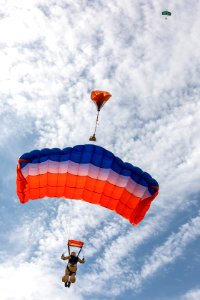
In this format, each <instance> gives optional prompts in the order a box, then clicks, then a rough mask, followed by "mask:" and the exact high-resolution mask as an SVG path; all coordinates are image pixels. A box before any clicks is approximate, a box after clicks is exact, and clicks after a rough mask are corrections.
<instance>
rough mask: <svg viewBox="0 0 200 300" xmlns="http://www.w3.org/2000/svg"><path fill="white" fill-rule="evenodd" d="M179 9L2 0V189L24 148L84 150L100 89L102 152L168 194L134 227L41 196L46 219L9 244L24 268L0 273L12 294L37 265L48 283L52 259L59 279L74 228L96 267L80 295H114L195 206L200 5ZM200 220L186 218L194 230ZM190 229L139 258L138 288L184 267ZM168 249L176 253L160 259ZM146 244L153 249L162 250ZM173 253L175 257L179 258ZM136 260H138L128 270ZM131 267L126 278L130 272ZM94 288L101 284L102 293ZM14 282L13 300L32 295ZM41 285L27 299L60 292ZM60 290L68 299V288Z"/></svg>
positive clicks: (32, 220) (36, 219) (199, 165)
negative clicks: (106, 97) (171, 267)
mask: <svg viewBox="0 0 200 300" xmlns="http://www.w3.org/2000/svg"><path fill="white" fill-rule="evenodd" d="M170 5H171V7H170V9H171V10H172V17H171V18H169V19H168V20H164V19H163V18H162V16H161V14H160V12H161V11H162V9H163V6H165V3H164V2H162V3H161V2H159V3H158V1H153V2H145V3H143V1H139V2H137V3H134V4H133V3H132V4H131V3H130V2H129V1H123V3H122V1H109V2H108V3H104V2H103V1H76V2H69V1H68V2H66V1H65V0H63V1H61V0H59V1H56V3H55V1H45V0H42V1H41V0H40V1H37V0H35V1H33V0H32V1H22V0H21V1H17V2H16V3H14V2H13V1H12V0H7V1H2V5H1V10H0V15H1V17H2V22H1V24H0V36H1V40H0V61H1V71H0V115H1V122H0V131H1V135H0V146H1V148H0V149H1V154H0V157H1V161H2V164H1V168H3V169H2V170H3V172H4V175H3V177H4V178H3V180H1V182H5V178H9V180H10V181H8V182H9V183H10V182H12V184H13V182H14V181H11V179H12V178H14V177H15V170H14V169H15V168H14V167H11V160H12V163H13V161H14V160H16V163H17V158H18V156H19V155H21V154H22V153H24V152H26V151H29V150H31V149H33V148H43V147H61V148H62V147H66V146H73V145H75V144H81V143H87V142H88V138H89V136H90V135H91V134H92V132H93V128H94V122H95V118H96V110H95V107H94V106H93V104H92V102H91V100H90V99H89V94H90V91H91V90H92V89H93V88H98V89H107V90H108V91H110V92H111V93H112V94H113V97H112V98H111V100H110V102H108V103H107V104H106V105H105V107H104V108H103V110H102V111H101V114H100V125H99V127H98V131H97V139H98V144H100V145H101V146H104V147H106V148H108V149H109V150H111V151H113V152H114V153H115V154H116V155H118V156H120V157H121V158H122V159H123V160H125V161H129V162H131V163H133V164H134V165H138V166H139V167H141V168H142V169H144V170H146V171H148V172H149V173H151V174H152V175H153V176H154V177H155V178H156V179H158V181H159V183H160V195H159V197H158V198H157V199H156V200H155V202H154V203H153V205H152V207H151V209H150V211H149V213H148V215H147V218H146V220H145V221H144V222H143V223H142V224H141V225H140V226H139V227H137V228H132V227H131V226H130V225H129V224H128V223H127V222H126V221H125V220H121V218H120V217H118V216H116V217H115V216H114V214H113V213H110V212H108V211H106V210H105V209H103V208H99V207H95V206H92V205H89V204H86V203H81V202H80V203H79V202H75V203H74V205H72V206H69V205H68V204H67V203H68V202H66V203H63V202H62V203H61V204H59V203H58V202H57V201H55V203H53V202H52V201H51V200H52V199H51V200H50V199H48V205H46V206H45V204H44V203H45V201H46V200H44V201H43V202H40V204H39V203H38V205H41V206H40V208H41V211H43V210H46V213H44V214H43V213H42V212H41V213H40V214H38V210H37V209H36V206H34V205H30V210H33V214H32V215H29V216H28V217H27V219H26V220H22V222H21V223H20V224H15V226H16V231H15V230H13V232H14V233H13V234H11V235H10V236H9V238H8V240H9V243H13V244H16V249H15V251H16V252H15V253H17V255H18V258H19V261H20V263H18V264H17V265H15V268H14V266H11V265H9V263H8V262H6V263H5V264H3V266H2V269H1V270H2V273H1V274H4V273H5V274H7V275H5V276H4V275H2V276H3V277H2V280H3V282H4V283H5V284H4V286H9V278H10V276H11V278H13V277H12V276H16V273H15V272H17V274H18V273H20V274H21V277H22V278H21V281H23V280H25V277H26V275H25V274H27V272H28V269H29V270H30V271H31V270H32V272H31V273H33V275H32V276H33V277H31V278H32V279H34V280H35V277H34V276H37V277H38V278H40V277H43V275H44V276H45V274H46V276H47V277H48V276H49V271H50V270H49V268H48V261H47V259H46V257H45V255H46V254H48V256H49V257H50V258H51V263H50V262H49V265H51V267H52V270H51V271H52V276H57V273H56V275H55V273H54V270H55V269H56V266H57V257H59V255H60V252H61V251H63V240H64V239H65V238H66V236H67V234H68V232H67V231H68V230H67V229H66V228H67V223H70V222H71V235H72V236H73V237H75V238H80V239H82V238H83V239H84V240H86V249H87V257H88V260H90V261H92V263H89V264H88V267H87V266H83V268H82V269H80V279H81V280H80V282H79V284H77V286H76V288H77V289H78V287H80V290H79V292H80V293H83V294H84V293H85V294H87V293H88V295H91V293H94V292H97V293H100V294H101V293H102V288H104V287H105V286H106V284H109V285H110V286H112V288H113V293H114V294H115V295H117V294H119V293H121V288H119V286H117V284H116V283H117V282H118V278H119V276H123V275H126V272H127V270H129V271H131V268H132V266H135V265H134V263H135V259H136V256H135V255H136V253H137V251H140V249H141V248H142V247H144V245H147V244H148V243H149V242H150V244H151V243H153V241H154V238H155V236H157V237H160V236H161V235H162V233H163V232H165V233H166V234H167V231H168V229H169V228H170V225H171V222H172V221H174V218H175V217H176V216H178V214H179V213H180V212H186V213H187V211H188V210H189V209H190V206H191V205H194V203H196V202H195V201H194V200H193V198H190V197H189V196H190V195H191V193H192V192H193V193H198V192H199V178H200V173H199V172H200V171H199V170H200V160H199V157H200V155H199V153H200V144H199V138H198V137H199V129H200V126H199V119H200V106H199V86H198V82H199V67H198V66H199V53H200V40H199V38H198V36H199V28H200V24H199V23H200V20H199V18H198V15H199V11H200V4H199V1H195V0H194V1H192V2H187V1H185V2H181V1H179V2H176V3H170ZM164 8H165V7H164ZM102 20H103V21H102ZM14 149H15V150H14ZM4 162H5V166H4ZM9 166H10V167H9ZM8 170H9V174H8V173H6V172H8ZM11 170H12V171H11ZM11 190H12V188H11V187H9V192H10V191H11ZM7 192H8V190H6V191H5V192H4V190H2V191H1V195H0V196H1V199H2V200H3V202H5V203H6V204H5V203H4V206H5V205H6V206H7V203H9V202H6V201H5V200H4V199H5V196H4V198H2V194H3V195H4V194H6V195H7ZM10 193H11V192H10ZM13 193H14V188H13ZM196 205H197V206H198V204H196ZM53 207H55V208H53ZM28 208H29V207H28ZM28 208H26V209H27V210H28ZM68 209H70V210H71V211H72V216H71V219H70V217H69V213H68ZM8 210H9V208H8ZM51 213H52V215H51ZM11 214H12V213H11ZM53 214H54V215H53ZM80 215H81V218H80ZM23 217H24V212H23V213H22V216H21V218H23ZM44 220H45V222H44ZM194 220H196V221H194ZM197 220H198V218H196V219H192V220H188V224H189V225H190V226H191V228H193V227H194V226H193V225H194V224H193V222H197ZM13 224H14V220H13ZM161 224H162V226H161ZM189 225H188V226H189ZM188 228H189V227H187V224H185V225H182V226H181V227H180V229H179V231H178V232H177V234H175V235H173V236H170V235H169V233H168V236H169V238H168V240H167V241H166V243H165V244H164V245H162V246H158V247H159V248H158V249H157V251H160V252H156V253H157V254H154V255H152V260H147V261H146V263H145V264H144V265H142V263H144V262H140V264H139V268H141V270H140V273H137V274H136V275H135V276H137V277H135V281H134V284H135V285H138V286H139V285H140V282H142V280H145V278H147V277H148V276H150V275H149V267H150V266H151V267H152V268H154V273H153V274H155V275H156V274H157V273H158V271H159V270H160V268H161V266H163V265H166V266H167V265H168V263H170V259H172V260H173V262H175V261H176V258H178V257H179V256H180V255H181V253H182V252H179V251H180V249H179V245H178V244H177V243H180V244H181V245H182V246H183V249H185V247H186V246H187V245H188V243H189V241H190V239H188V240H187V237H188V232H189V229H188ZM174 230H175V231H176V230H177V228H174ZM122 233H123V234H122ZM193 233H194V234H196V235H198V233H197V232H193ZM189 238H190V236H189ZM191 238H192V237H191ZM157 243H159V241H157ZM124 245H125V247H124ZM164 246H165V247H167V249H168V251H169V252H168V254H167V255H166V256H164V257H163V254H162V253H163V251H164V250H163V247H164ZM23 247H25V249H26V250H25V251H24V252H23V250H21V249H23ZM149 247H150V250H149V251H152V247H153V246H149ZM116 249H117V250H116ZM172 249H174V250H175V252H174V253H173V255H172V256H171V252H170V251H171V250H172ZM20 251H21V252H22V253H21V255H20V254H19V253H20ZM8 252H9V251H8ZM127 253H128V254H129V255H130V254H131V256H132V261H131V263H132V264H133V265H131V266H130V267H129V266H128V260H127ZM152 253H153V252H152ZM32 255H33V257H32V259H30V256H32ZM7 256H8V257H9V253H7ZM119 260H120V262H119ZM25 261H27V264H25ZM122 265H125V266H126V269H125V271H121V267H122ZM41 266H44V269H43V271H42V269H41ZM84 268H88V269H89V270H90V271H89V273H88V274H86V275H84V271H83V273H82V270H84ZM88 269H87V270H88ZM6 270H7V271H8V273H7V271H6ZM137 270H138V269H137ZM44 273H45V274H44ZM12 274H14V275H12ZM34 274H35V275H34ZM36 274H37V275H36ZM89 275H90V276H89ZM48 278H49V277H48ZM49 280H50V281H51V282H52V280H54V279H53V277H50V278H49ZM94 280H97V281H98V286H95V287H94V283H93V282H94ZM42 282H43V279H42ZM82 282H83V283H82ZM17 283H18V286H19V288H17V293H18V294H17V296H16V297H18V298H16V299H19V300H21V299H23V297H25V294H23V286H22V285H21V283H19V282H18V280H17ZM43 284H44V287H45V289H47V290H48V292H49V294H48V292H47V291H45V289H44V290H43V288H42V291H38V285H39V281H37V280H36V283H35V285H33V286H30V283H29V282H28V283H27V285H28V287H29V290H30V293H28V296H27V297H29V298H26V299H31V300H32V299H34V297H35V298H37V299H39V298H40V299H48V298H49V295H50V294H51V293H53V291H52V290H51V288H49V289H48V285H46V284H47V283H46V282H45V283H43ZM84 285H85V286H84ZM52 286H54V287H55V290H56V291H57V293H58V295H60V297H64V296H63V295H64V294H62V290H60V289H59V288H57V286H56V285H54V284H53V283H52ZM125 286H126V284H125ZM58 290H59V291H58ZM3 293H4V295H5V296H4V297H5V299H9V297H10V298H12V297H13V294H12V292H11V291H10V290H8V289H6V290H5V289H4V290H3ZM6 293H7V294H6ZM13 293H14V292H13ZM31 293H32V294H31ZM35 293H36V294H35ZM37 293H40V294H39V295H40V296H39V297H36V295H38V294H37ZM60 293H61V294H60ZM70 293H71V292H70ZM6 295H7V296H6ZM53 295H55V294H53ZM65 295H66V291H65ZM6 297H7V298H6ZM31 297H32V298H31ZM76 297H77V299H79V298H78V297H80V296H79V295H77V296H76ZM54 298H55V299H56V296H54ZM61 299H62V298H61ZM74 299H75V298H74Z"/></svg>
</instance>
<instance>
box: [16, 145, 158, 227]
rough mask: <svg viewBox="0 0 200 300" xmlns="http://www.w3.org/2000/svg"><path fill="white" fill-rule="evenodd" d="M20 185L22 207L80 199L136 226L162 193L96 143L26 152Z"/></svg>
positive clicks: (19, 171)
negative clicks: (51, 199)
mask: <svg viewBox="0 0 200 300" xmlns="http://www.w3.org/2000/svg"><path fill="white" fill-rule="evenodd" d="M16 182H17V195H18V197H19V200H20V202H21V203H26V202H27V201H29V200H36V199H40V198H44V197H59V198H61V197H64V198H68V199H79V200H83V201H86V202H89V203H91V204H98V205H101V206H103V207H105V208H108V209H110V210H112V211H115V212H116V213H118V214H120V215H121V216H123V217H124V218H126V219H128V220H129V221H130V223H131V224H133V225H135V224H138V223H139V222H140V221H141V220H142V219H143V218H144V216H145V214H146V212H147V211H148V209H149V208H150V205H151V202H152V201H153V199H154V198H155V197H156V196H157V194H158V190H159V187H158V183H157V181H156V180H155V179H153V178H152V177H151V176H150V175H149V174H148V173H146V172H143V171H142V170H141V169H140V168H138V167H135V166H133V165H131V164H129V163H124V162H123V161H122V160H121V159H120V158H118V157H116V156H115V155H114V154H113V153H111V152H110V151H108V150H106V149H104V148H102V147H99V146H96V145H91V144H90V145H77V146H75V147H73V148H70V147H69V148H65V149H63V150H61V149H58V148H54V149H43V150H34V151H31V152H30V153H25V154H23V155H22V156H21V157H20V159H19V161H18V165H17V179H16ZM80 217H81V216H80Z"/></svg>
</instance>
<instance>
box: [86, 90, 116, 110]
mask: <svg viewBox="0 0 200 300" xmlns="http://www.w3.org/2000/svg"><path fill="white" fill-rule="evenodd" d="M110 97H112V95H111V94H110V93H109V92H105V91H99V90H96V91H92V92H91V99H92V101H93V102H94V103H95V105H96V107H97V110H98V111H100V109H101V108H102V106H103V105H104V103H105V102H106V101H108V100H109V99H110Z"/></svg>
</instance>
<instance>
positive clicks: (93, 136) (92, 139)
mask: <svg viewBox="0 0 200 300" xmlns="http://www.w3.org/2000/svg"><path fill="white" fill-rule="evenodd" d="M99 113H100V109H98V111H97V118H96V124H95V129H94V134H93V135H92V136H91V137H90V138H89V141H93V142H96V136H95V134H96V131H97V126H98V121H99Z"/></svg>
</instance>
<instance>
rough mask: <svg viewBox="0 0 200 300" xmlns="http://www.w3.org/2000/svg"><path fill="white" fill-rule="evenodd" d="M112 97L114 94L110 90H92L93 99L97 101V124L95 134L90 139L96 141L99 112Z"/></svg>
mask: <svg viewBox="0 0 200 300" xmlns="http://www.w3.org/2000/svg"><path fill="white" fill-rule="evenodd" d="M110 97H112V95H111V94H110V93H109V92H106V91H99V90H95V91H92V92H91V100H92V101H93V102H94V103H95V105H96V107H97V118H96V124H95V130H94V133H93V135H92V136H91V137H90V138H89V141H93V142H96V136H95V134H96V130H97V124H98V119H99V112H100V110H101V108H102V106H103V105H104V104H105V103H106V102H107V101H108V100H109V99H110Z"/></svg>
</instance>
